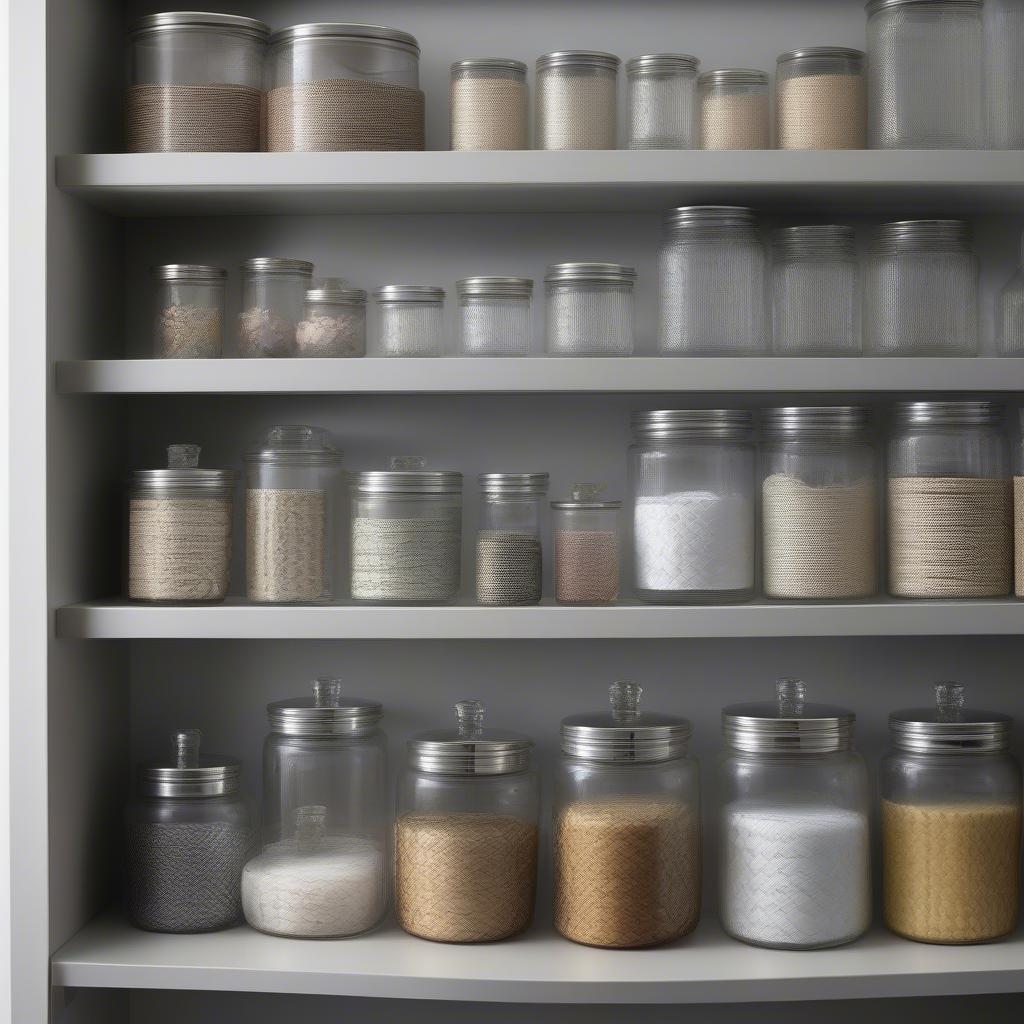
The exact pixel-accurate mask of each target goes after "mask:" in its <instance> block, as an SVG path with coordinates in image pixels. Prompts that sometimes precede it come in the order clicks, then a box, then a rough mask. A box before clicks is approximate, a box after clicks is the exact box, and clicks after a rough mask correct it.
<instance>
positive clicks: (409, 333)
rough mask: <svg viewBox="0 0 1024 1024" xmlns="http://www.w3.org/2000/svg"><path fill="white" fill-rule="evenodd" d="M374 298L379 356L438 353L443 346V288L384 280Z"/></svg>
mask: <svg viewBox="0 0 1024 1024" xmlns="http://www.w3.org/2000/svg"><path fill="white" fill-rule="evenodd" d="M373 294H374V297H375V298H376V299H377V334H378V339H379V340H378V345H379V347H380V354H381V355H382V356H439V355H441V354H442V349H443V348H444V289H443V288H435V287H433V286H432V285H418V284H386V285H383V286H382V287H380V288H378V289H377V290H376V291H375V292H374V293H373Z"/></svg>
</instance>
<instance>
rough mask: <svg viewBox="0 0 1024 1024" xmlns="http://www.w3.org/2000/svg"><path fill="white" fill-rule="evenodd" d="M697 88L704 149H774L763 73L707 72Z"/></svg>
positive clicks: (701, 138) (748, 71) (736, 70)
mask: <svg viewBox="0 0 1024 1024" xmlns="http://www.w3.org/2000/svg"><path fill="white" fill-rule="evenodd" d="M697 88H698V91H699V94H700V142H701V149H771V145H772V137H771V125H770V123H769V120H768V76H767V75H766V74H765V73H764V72H763V71H754V70H751V69H750V68H721V69H719V70H718V71H706V72H704V74H702V75H701V76H700V77H699V78H698V79H697Z"/></svg>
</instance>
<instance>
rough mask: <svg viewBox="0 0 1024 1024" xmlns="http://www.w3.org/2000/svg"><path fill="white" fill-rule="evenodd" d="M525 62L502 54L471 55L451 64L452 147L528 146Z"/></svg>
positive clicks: (450, 122) (502, 147)
mask: <svg viewBox="0 0 1024 1024" xmlns="http://www.w3.org/2000/svg"><path fill="white" fill-rule="evenodd" d="M528 97H529V93H528V92H527V88H526V65H525V64H524V63H523V62H522V61H521V60H509V59H508V58H505V57H471V58H469V59H468V60H460V61H456V62H455V63H454V64H453V65H452V68H451V89H450V93H449V127H450V137H451V148H452V149H454V150H459V149H529V148H530V135H529V99H528Z"/></svg>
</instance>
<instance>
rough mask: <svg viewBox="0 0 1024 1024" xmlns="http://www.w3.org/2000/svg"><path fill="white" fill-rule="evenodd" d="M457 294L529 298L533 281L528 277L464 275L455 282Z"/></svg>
mask: <svg viewBox="0 0 1024 1024" xmlns="http://www.w3.org/2000/svg"><path fill="white" fill-rule="evenodd" d="M455 287H456V288H457V289H458V292H459V295H495V296H515V297H523V296H525V297H526V298H529V297H530V296H531V295H532V294H533V281H531V280H530V278H528V277H464V278H462V280H461V281H456V282H455Z"/></svg>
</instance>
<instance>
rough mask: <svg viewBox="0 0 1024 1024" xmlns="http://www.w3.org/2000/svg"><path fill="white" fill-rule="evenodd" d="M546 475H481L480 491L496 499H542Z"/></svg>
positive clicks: (545, 492) (546, 482) (545, 487)
mask: <svg viewBox="0 0 1024 1024" xmlns="http://www.w3.org/2000/svg"><path fill="white" fill-rule="evenodd" d="M548 480H549V476H548V474H547V473H481V474H480V476H479V477H478V478H477V482H478V483H479V485H480V490H481V491H482V492H483V493H484V494H486V495H490V496H492V497H496V498H531V497H541V498H542V497H544V495H545V494H547V493H548Z"/></svg>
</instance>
